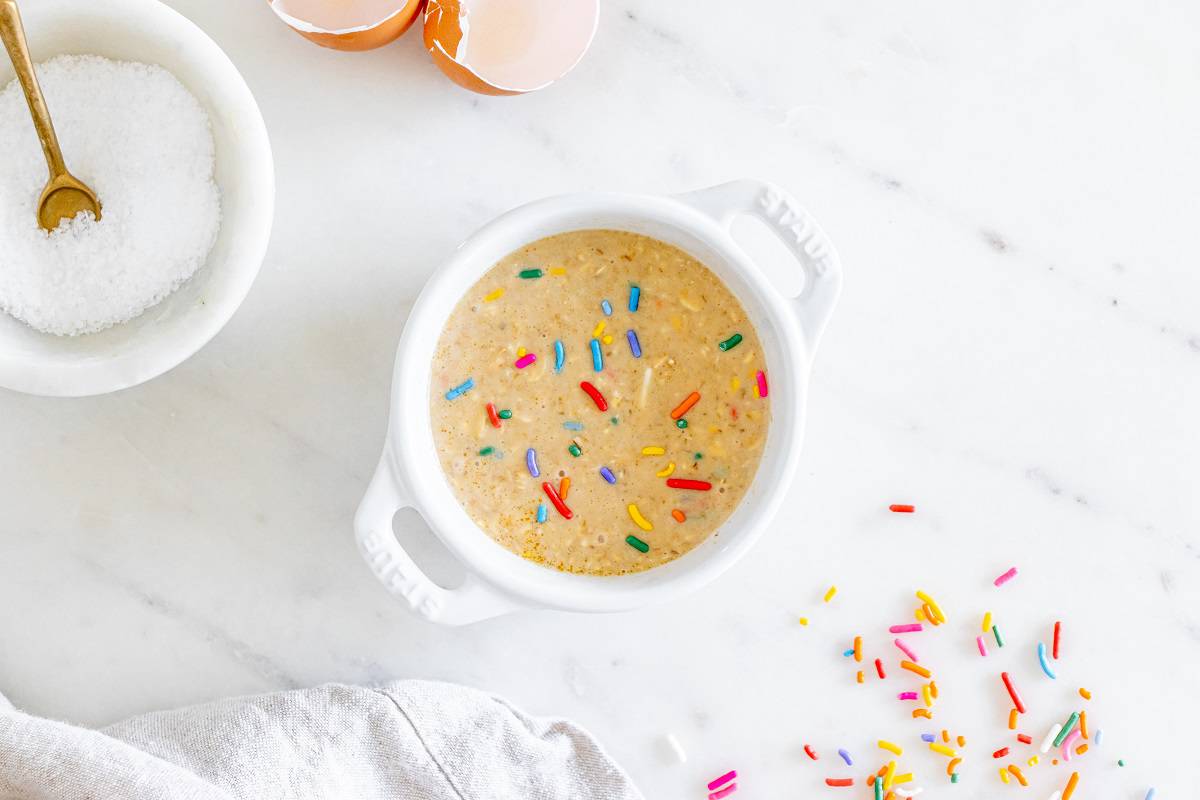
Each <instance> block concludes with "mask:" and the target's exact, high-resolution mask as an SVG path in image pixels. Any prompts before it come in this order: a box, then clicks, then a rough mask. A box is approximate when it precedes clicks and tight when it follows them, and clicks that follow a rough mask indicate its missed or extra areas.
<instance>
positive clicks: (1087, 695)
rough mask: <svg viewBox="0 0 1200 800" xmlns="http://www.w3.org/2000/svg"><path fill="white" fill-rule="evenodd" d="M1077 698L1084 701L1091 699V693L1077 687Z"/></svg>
mask: <svg viewBox="0 0 1200 800" xmlns="http://www.w3.org/2000/svg"><path fill="white" fill-rule="evenodd" d="M1079 696H1080V697H1082V698H1083V699H1084V700H1091V699H1092V693H1091V692H1089V691H1088V690H1087V689H1085V688H1083V687H1082V686H1080V687H1079Z"/></svg>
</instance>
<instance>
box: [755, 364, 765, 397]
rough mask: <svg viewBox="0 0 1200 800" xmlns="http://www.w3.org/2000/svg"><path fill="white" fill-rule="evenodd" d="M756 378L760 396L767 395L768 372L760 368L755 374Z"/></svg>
mask: <svg viewBox="0 0 1200 800" xmlns="http://www.w3.org/2000/svg"><path fill="white" fill-rule="evenodd" d="M754 380H755V382H757V383H758V396H759V397H766V396H767V373H765V372H763V371H762V370H761V369H760V370H759V371H758V373H757V374H755V376H754Z"/></svg>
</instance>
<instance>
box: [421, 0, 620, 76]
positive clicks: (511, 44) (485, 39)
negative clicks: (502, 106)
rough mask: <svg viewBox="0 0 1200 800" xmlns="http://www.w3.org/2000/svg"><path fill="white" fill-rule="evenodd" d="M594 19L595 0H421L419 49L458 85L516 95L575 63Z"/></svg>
mask: <svg viewBox="0 0 1200 800" xmlns="http://www.w3.org/2000/svg"><path fill="white" fill-rule="evenodd" d="M599 19H600V0H429V2H428V4H427V5H426V8H425V30H424V35H425V47H426V48H427V49H428V50H429V54H430V56H432V57H433V61H434V63H435V64H437V66H438V68H439V69H440V70H441V71H442V72H444V73H445V74H446V76H447V77H449V78H450V80H452V81H454V82H455V83H457V84H458V85H459V86H462V87H464V88H466V89H470V90H471V91H473V92H478V93H480V94H489V95H514V94H524V93H526V92H533V91H537V90H538V89H542V88H545V87H546V86H549V85H550V84H551V83H553V82H554V81H556V80H558V79H559V78H561V77H563V76H564V75H566V74H567V73H568V72H570V71H571V69H572V68H574V66H575V65H576V64H578V63H579V60H580V59H581V58H583V55H584V53H586V52H587V49H588V47H589V46H590V45H591V43H592V38H593V37H594V36H595V35H596V27H597V25H598V23H599Z"/></svg>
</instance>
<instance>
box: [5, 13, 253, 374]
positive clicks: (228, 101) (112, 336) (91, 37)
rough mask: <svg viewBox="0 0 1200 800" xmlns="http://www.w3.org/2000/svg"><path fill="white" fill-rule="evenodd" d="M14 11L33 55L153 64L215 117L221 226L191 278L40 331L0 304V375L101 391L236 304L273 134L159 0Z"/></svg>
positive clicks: (173, 358) (249, 271)
mask: <svg viewBox="0 0 1200 800" xmlns="http://www.w3.org/2000/svg"><path fill="white" fill-rule="evenodd" d="M21 11H22V15H23V17H24V22H25V33H26V36H27V38H28V40H29V48H30V52H31V54H32V56H33V60H34V61H35V62H41V61H46V60H47V59H50V58H52V57H53V56H56V55H58V54H60V53H74V54H84V53H93V54H96V55H101V56H105V57H107V58H112V59H119V60H123V61H141V62H145V63H150V64H159V65H161V66H162V67H164V68H165V69H168V70H170V71H171V72H172V73H173V74H174V75H175V77H177V78H178V79H179V80H180V82H181V83H183V85H184V86H186V87H187V88H188V90H189V91H190V92H191V93H192V94H194V95H195V96H196V99H197V100H199V101H200V105H202V106H203V107H204V109H205V110H206V111H207V112H208V116H209V118H210V119H211V121H212V130H213V138H214V140H215V144H216V181H217V185H218V186H219V187H220V190H221V230H220V233H219V234H218V236H217V241H216V243H215V244H214V245H213V249H212V251H211V252H210V253H209V255H208V260H207V262H206V263H205V264H204V265H203V266H202V267H201V268H200V269H199V270H197V271H196V274H195V275H193V276H192V278H191V280H189V281H188V282H187V283H185V284H184V285H183V286H181V287H180V288H179V290H178V291H177V292H175V293H174V294H172V295H171V296H170V297H168V298H167V299H165V300H164V301H163V302H161V303H159V304H158V305H156V306H154V307H153V308H150V309H147V310H146V312H145V313H144V314H142V315H141V316H138V317H136V318H134V319H132V320H130V321H129V322H126V323H124V324H122V325H117V326H115V327H113V328H109V329H108V330H105V331H101V332H100V333H94V334H88V335H85V336H76V337H60V336H53V335H50V334H45V333H39V332H38V331H35V330H33V329H32V328H30V327H29V326H27V325H25V324H24V323H22V322H19V321H17V320H15V319H13V318H12V317H9V316H8V315H7V314H3V313H0V386H5V387H7V388H9V389H16V390H17V391H21V392H28V393H30V394H41V395H58V396H68V397H78V396H83V395H95V394H104V393H106V392H112V391H116V390H117V389H123V388H125V387H128V386H134V385H135V384H139V383H142V382H143V381H147V380H149V379H151V378H153V377H155V376H157V375H161V374H162V373H164V372H166V371H167V370H169V369H171V368H172V367H174V366H176V365H177V364H180V363H182V362H183V361H184V360H186V359H187V358H188V357H189V356H191V355H192V354H193V353H195V352H196V351H197V350H199V349H200V348H201V347H203V346H204V345H205V344H206V343H207V342H208V340H209V339H211V338H212V337H213V336H215V335H216V333H217V331H219V330H221V328H222V327H223V326H224V325H225V323H226V322H228V321H229V318H230V317H232V316H233V312H234V311H236V310H237V307H238V306H239V305H241V302H242V300H243V299H244V298H245V296H246V293H247V292H248V291H249V290H250V284H252V283H253V282H254V277H255V275H257V274H258V268H259V266H260V265H261V264H262V259H263V254H264V253H265V252H266V249H267V240H268V238H269V237H270V233H271V219H272V216H273V214H274V203H275V174H274V166H273V164H272V160H271V145H270V143H269V142H268V140H267V129H266V125H264V124H263V119H262V114H260V113H259V110H258V105H257V104H256V103H255V102H254V97H253V95H251V94H250V89H249V88H248V87H247V86H246V82H245V81H244V80H242V76H241V75H240V74H239V73H238V71H237V69H236V68H235V67H234V66H233V63H232V62H231V61H230V60H229V58H228V57H227V56H226V55H225V54H224V53H223V52H222V51H221V48H219V47H217V45H216V43H215V42H213V40H212V39H209V38H208V36H207V35H205V33H204V32H203V31H202V30H200V29H199V28H198V27H196V26H195V25H194V24H192V23H191V22H190V21H188V20H187V19H186V18H185V17H183V16H181V15H180V14H179V13H177V12H175V11H173V10H172V9H170V8H168V7H167V6H165V5H163V4H161V3H159V2H157V0H103V2H95V1H94V0H86V1H85V0H37V2H27V3H23V4H22V8H21ZM0 60H2V61H3V63H2V64H0V86H2V85H4V84H7V83H8V82H9V81H10V80H11V79H12V77H13V73H12V68H11V65H10V64H9V63H8V60H7V59H0ZM50 113H51V114H53V113H54V109H53V108H51V109H50ZM68 162H69V154H68Z"/></svg>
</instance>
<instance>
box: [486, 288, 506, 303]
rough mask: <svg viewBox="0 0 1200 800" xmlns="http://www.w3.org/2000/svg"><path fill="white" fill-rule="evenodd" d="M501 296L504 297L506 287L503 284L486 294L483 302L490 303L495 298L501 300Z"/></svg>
mask: <svg viewBox="0 0 1200 800" xmlns="http://www.w3.org/2000/svg"><path fill="white" fill-rule="evenodd" d="M501 297H504V287H503V286H501V287H500V288H499V289H493V290H492V291H490V292H488V293H487V294H485V295H484V296H483V302H485V303H490V302H492V301H493V300H499V299H500V298H501Z"/></svg>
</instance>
